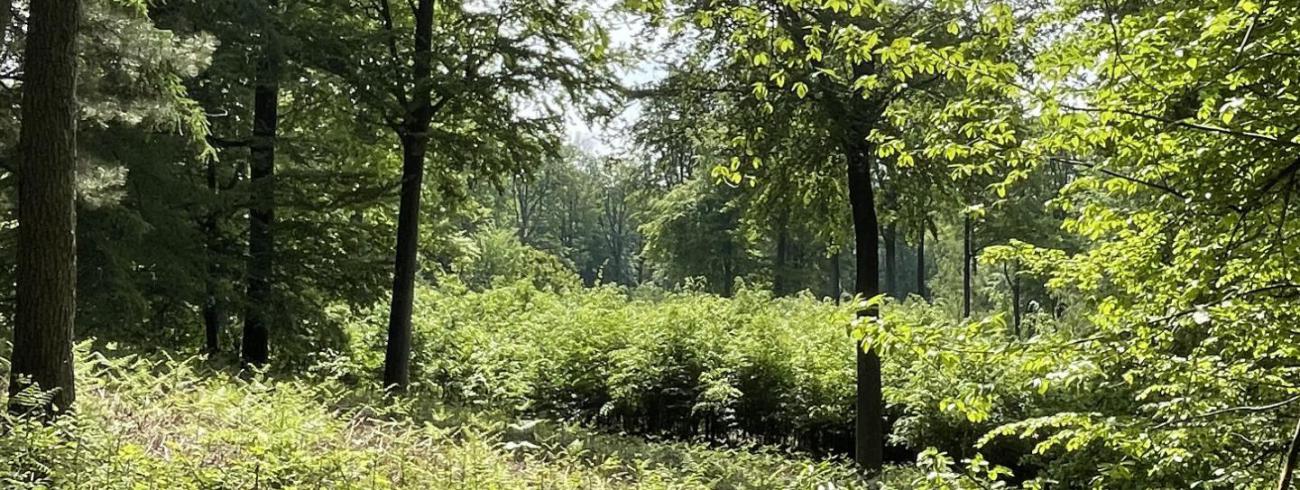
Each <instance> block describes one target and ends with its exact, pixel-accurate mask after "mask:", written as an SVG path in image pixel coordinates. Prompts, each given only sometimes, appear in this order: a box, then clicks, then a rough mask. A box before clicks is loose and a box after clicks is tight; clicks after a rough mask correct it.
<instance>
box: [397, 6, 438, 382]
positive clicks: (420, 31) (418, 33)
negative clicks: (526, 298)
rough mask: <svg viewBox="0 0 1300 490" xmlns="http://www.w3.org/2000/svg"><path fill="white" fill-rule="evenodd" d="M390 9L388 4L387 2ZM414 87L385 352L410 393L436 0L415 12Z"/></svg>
mask: <svg viewBox="0 0 1300 490" xmlns="http://www.w3.org/2000/svg"><path fill="white" fill-rule="evenodd" d="M384 5H385V10H387V1H386V0H385V1H384ZM414 13H415V37H414V48H415V53H414V60H413V63H412V69H411V74H412V75H413V80H414V83H413V86H414V87H416V88H415V89H414V90H413V91H412V92H413V93H412V96H411V100H410V104H409V105H408V107H410V108H411V109H410V110H409V112H408V113H407V114H406V116H405V119H404V121H403V125H402V129H401V133H402V134H401V135H400V136H401V138H400V140H401V143H402V190H401V203H400V205H399V207H398V212H397V246H396V252H395V253H394V258H393V302H392V308H391V309H390V310H389V314H388V347H387V349H386V350H385V351H384V385H385V386H390V387H395V388H397V389H398V390H404V389H406V387H407V385H408V384H410V381H411V309H412V306H413V305H414V303H415V272H416V270H417V269H418V268H419V262H418V260H417V258H418V257H417V255H418V253H417V251H418V250H419V240H420V190H421V187H422V183H423V181H424V156H425V153H426V152H427V150H428V145H429V125H430V123H431V122H432V121H433V115H434V113H435V112H436V110H437V109H436V108H435V107H434V105H433V87H432V85H431V84H430V83H429V78H430V76H431V75H432V73H433V71H432V70H433V68H432V67H433V60H432V55H433V50H432V48H433V46H432V45H433V0H419V3H418V5H417V6H416V8H415V12H414Z"/></svg>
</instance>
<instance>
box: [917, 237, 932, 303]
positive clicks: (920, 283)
mask: <svg viewBox="0 0 1300 490" xmlns="http://www.w3.org/2000/svg"><path fill="white" fill-rule="evenodd" d="M925 225H926V220H925V218H922V219H921V227H920V228H919V230H920V232H919V233H917V234H916V294H917V295H919V296H920V297H921V299H924V300H927V301H928V300H929V299H930V291H929V290H928V289H927V288H926V286H925V228H926V227H925Z"/></svg>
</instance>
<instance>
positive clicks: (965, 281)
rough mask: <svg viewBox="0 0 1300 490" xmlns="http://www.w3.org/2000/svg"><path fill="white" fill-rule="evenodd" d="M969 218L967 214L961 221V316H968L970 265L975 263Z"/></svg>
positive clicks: (971, 270)
mask: <svg viewBox="0 0 1300 490" xmlns="http://www.w3.org/2000/svg"><path fill="white" fill-rule="evenodd" d="M970 235H971V219H970V215H969V214H967V215H966V217H965V218H964V221H963V222H962V240H961V243H962V247H961V267H962V272H961V316H962V318H970V313H971V311H970V300H971V276H972V275H973V273H974V270H973V269H972V267H973V266H974V265H975V264H974V260H972V257H971V243H970V238H971V237H970Z"/></svg>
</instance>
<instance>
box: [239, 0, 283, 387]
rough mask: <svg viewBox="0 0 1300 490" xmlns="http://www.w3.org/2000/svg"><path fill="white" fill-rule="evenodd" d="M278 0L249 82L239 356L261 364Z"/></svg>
mask: <svg viewBox="0 0 1300 490" xmlns="http://www.w3.org/2000/svg"><path fill="white" fill-rule="evenodd" d="M277 2H278V0H266V1H265V3H264V4H263V9H264V11H263V12H262V19H261V21H262V26H261V28H262V43H263V44H262V47H261V48H262V52H261V59H259V60H258V63H257V73H256V75H255V76H256V81H255V83H256V86H255V87H254V88H253V138H252V140H251V141H250V145H249V152H250V157H251V158H250V164H249V179H250V184H251V192H252V196H251V197H250V198H249V209H248V273H247V274H248V278H247V280H248V292H247V295H248V297H247V298H246V301H245V308H246V311H245V312H244V336H243V340H242V344H241V349H240V358H241V359H242V360H243V362H244V363H245V364H251V365H262V364H266V362H267V360H269V358H270V341H269V331H270V325H271V319H272V318H274V312H275V303H276V302H275V300H274V294H275V293H274V287H273V284H272V281H273V276H274V269H275V236H274V231H273V230H274V226H275V139H276V126H277V125H278V124H279V122H280V114H279V105H280V65H281V57H282V54H281V52H280V41H279V37H280V36H279V33H278V32H277V29H276V26H275V15H276V14H275V9H276V7H277Z"/></svg>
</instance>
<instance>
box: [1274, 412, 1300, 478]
mask: <svg viewBox="0 0 1300 490" xmlns="http://www.w3.org/2000/svg"><path fill="white" fill-rule="evenodd" d="M1297 461H1300V420H1296V426H1295V429H1294V430H1292V432H1291V444H1290V445H1288V446H1287V450H1286V455H1285V456H1283V457H1282V473H1281V475H1279V476H1278V478H1277V490H1289V489H1290V488H1291V480H1292V478H1294V475H1295V467H1296V463H1297Z"/></svg>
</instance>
